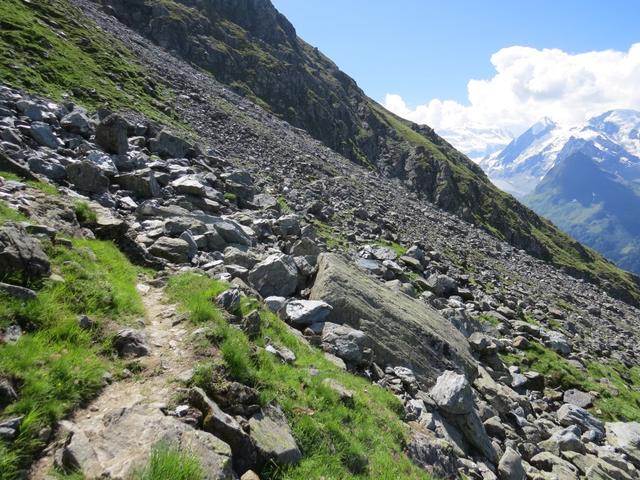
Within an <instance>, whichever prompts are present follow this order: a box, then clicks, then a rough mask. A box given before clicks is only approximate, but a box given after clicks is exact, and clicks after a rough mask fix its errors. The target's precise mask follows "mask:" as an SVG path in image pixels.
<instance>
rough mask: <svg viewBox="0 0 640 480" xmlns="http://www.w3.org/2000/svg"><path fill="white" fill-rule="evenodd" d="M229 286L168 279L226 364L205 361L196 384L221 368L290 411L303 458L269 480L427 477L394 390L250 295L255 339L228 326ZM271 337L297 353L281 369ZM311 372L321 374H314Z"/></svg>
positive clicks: (173, 296)
mask: <svg viewBox="0 0 640 480" xmlns="http://www.w3.org/2000/svg"><path fill="white" fill-rule="evenodd" d="M226 288H227V285H225V284H222V283H220V282H216V281H215V280H211V279H209V278H206V277H203V276H197V275H194V274H184V275H180V276H176V277H173V278H172V279H171V280H170V283H169V287H168V295H169V299H170V300H171V301H176V302H178V303H179V304H180V305H181V306H182V309H183V310H184V311H186V312H187V313H188V314H189V317H190V319H191V321H192V322H195V323H196V324H198V325H199V326H204V327H206V328H207V330H208V332H209V333H208V336H207V337H208V338H209V339H210V341H211V343H212V345H214V346H215V347H216V348H218V349H219V351H220V355H221V358H222V363H215V362H211V361H205V362H203V363H201V364H200V365H199V366H198V368H197V373H196V376H195V382H196V384H198V385H199V386H201V387H203V388H204V389H205V390H209V391H210V390H211V389H212V388H215V385H214V381H213V379H215V378H216V371H218V370H219V369H222V370H223V371H225V372H226V373H227V375H229V376H231V377H232V378H234V379H236V380H239V381H243V382H247V383H248V384H251V385H254V386H255V387H256V388H258V389H259V390H260V392H261V397H262V401H263V402H265V403H266V402H268V401H270V400H276V401H278V402H279V403H280V405H282V407H283V409H284V411H285V412H286V414H287V417H288V418H289V421H290V423H291V426H292V429H293V432H294V435H295V437H296V440H297V441H298V444H299V446H300V448H301V450H302V452H303V460H302V462H301V463H300V464H299V465H297V466H294V467H291V468H288V469H285V470H280V469H277V468H273V469H272V470H271V471H270V472H268V474H267V475H266V477H265V478H270V479H308V478H340V479H349V478H376V479H389V480H391V479H396V478H406V479H411V478H416V479H417V478H428V477H427V475H426V474H425V473H424V472H422V471H421V470H419V469H418V468H417V467H415V466H414V465H413V464H412V463H411V462H410V461H409V459H408V458H407V457H406V456H405V455H404V454H403V453H402V450H403V445H404V441H405V439H406V435H407V432H406V431H405V428H404V427H403V425H402V423H401V421H400V415H401V411H402V406H401V405H400V404H399V402H398V400H397V399H396V398H395V397H394V396H393V395H392V394H391V393H389V392H387V391H385V390H383V389H381V388H380V387H378V386H376V385H372V384H371V383H370V382H368V381H367V380H365V379H363V378H359V377H356V376H353V375H351V374H349V373H347V372H344V371H342V370H340V369H338V368H337V367H335V366H334V365H333V364H331V363H330V362H328V361H327V360H326V359H325V358H324V356H323V355H322V353H321V352H320V351H318V350H315V349H312V348H310V347H308V346H306V345H304V344H303V343H302V342H301V341H300V340H299V339H298V338H297V337H295V336H294V335H293V334H292V333H290V332H289V330H288V328H287V326H286V325H285V324H284V323H283V322H282V321H281V320H280V319H278V318H277V317H276V316H275V315H273V314H272V313H270V312H268V311H266V310H265V309H264V307H263V306H262V305H261V304H259V303H258V302H256V301H255V300H253V299H249V298H245V299H243V301H242V305H241V312H240V313H242V314H245V315H246V314H247V313H248V312H249V311H251V310H254V309H257V310H258V311H259V312H260V316H261V318H262V332H261V334H260V335H259V337H258V338H256V339H253V340H251V339H249V338H247V337H246V335H245V334H244V333H242V332H241V331H240V330H238V329H236V328H234V327H232V326H230V325H229V324H228V323H226V322H225V321H224V319H223V316H222V315H221V313H220V311H219V310H218V309H217V308H216V307H215V305H214V303H213V302H212V298H213V297H215V296H216V295H217V294H219V293H220V292H222V291H224V290H225V289H226ZM266 337H269V338H270V339H271V341H272V343H274V344H275V345H280V346H286V347H287V348H289V349H291V350H292V351H293V352H294V353H295V354H296V357H297V360H296V362H295V363H294V364H293V365H287V364H283V363H281V362H280V361H279V360H277V359H276V358H275V357H274V356H273V355H271V354H270V353H268V352H266V351H265V350H263V349H262V347H264V346H265V338H266ZM203 348H205V349H206V346H203ZM311 367H315V368H316V369H318V370H319V374H318V375H316V376H314V375H312V374H311V373H310V369H311ZM325 378H334V379H336V380H338V381H339V382H340V383H342V384H343V385H345V386H346V387H347V388H349V389H351V390H353V391H354V392H355V403H354V405H353V406H352V407H349V406H347V405H345V404H343V403H341V401H340V400H339V398H338V396H337V394H336V393H335V392H333V391H332V390H331V389H330V388H328V387H326V386H325V385H323V383H322V380H324V379H325Z"/></svg>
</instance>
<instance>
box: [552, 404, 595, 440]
mask: <svg viewBox="0 0 640 480" xmlns="http://www.w3.org/2000/svg"><path fill="white" fill-rule="evenodd" d="M557 415H558V422H559V423H560V425H562V426H563V427H570V426H572V425H577V426H578V427H579V428H580V430H581V431H582V432H583V433H584V432H587V431H589V430H592V431H593V432H595V433H596V436H597V437H598V438H602V436H603V435H604V424H603V423H602V422H601V421H600V420H598V419H597V418H596V417H594V416H593V415H591V414H590V413H589V412H588V411H587V410H585V409H584V408H580V407H577V406H575V405H572V404H570V403H565V404H564V405H562V406H561V407H560V408H559V409H558V412H557Z"/></svg>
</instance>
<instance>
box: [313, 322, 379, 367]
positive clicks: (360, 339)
mask: <svg viewBox="0 0 640 480" xmlns="http://www.w3.org/2000/svg"><path fill="white" fill-rule="evenodd" d="M368 346H369V339H368V338H367V336H366V335H365V334H364V332H362V331H361V330H356V329H355V328H351V327H350V326H348V325H338V324H336V323H332V322H326V323H325V324H324V328H323V329H322V348H323V349H324V350H325V351H326V352H329V353H331V354H333V355H335V356H336V357H338V358H341V359H342V360H344V361H345V362H346V363H348V364H351V365H356V366H357V365H359V364H361V363H363V361H364V360H366V359H365V357H364V353H365V352H364V350H365V348H368Z"/></svg>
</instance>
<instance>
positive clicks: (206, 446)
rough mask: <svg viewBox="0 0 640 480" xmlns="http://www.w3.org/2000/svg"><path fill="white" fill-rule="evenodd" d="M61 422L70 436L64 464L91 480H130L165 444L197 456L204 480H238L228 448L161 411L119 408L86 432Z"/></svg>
mask: <svg viewBox="0 0 640 480" xmlns="http://www.w3.org/2000/svg"><path fill="white" fill-rule="evenodd" d="M62 423H63V427H64V428H66V429H67V430H68V431H69V434H70V439H69V440H68V442H67V444H66V446H65V447H64V450H63V452H62V460H63V463H64V465H65V466H66V467H68V468H77V469H78V470H80V471H81V472H82V473H83V475H84V478H87V479H93V478H110V479H114V480H115V479H118V480H120V479H121V480H126V479H129V478H130V477H131V474H132V473H133V472H134V471H135V470H136V469H138V468H140V467H144V466H145V465H146V464H147V462H148V461H149V456H150V453H151V452H152V450H153V448H154V446H156V445H158V444H159V443H161V442H164V443H166V444H169V445H172V446H175V447H176V448H180V449H182V450H185V451H189V452H191V453H192V454H193V455H195V456H196V458H197V459H198V461H199V462H200V463H201V465H202V467H203V472H204V474H205V476H204V477H203V478H204V479H205V480H227V479H229V480H230V479H235V478H237V477H236V475H235V473H234V472H233V469H232V464H231V448H230V447H229V445H227V444H226V443H224V442H223V441H222V440H220V439H218V438H216V437H214V436H213V435H211V434H210V433H207V432H204V431H200V430H195V429H194V428H192V427H190V426H189V425H186V424H185V423H182V422H180V421H179V420H177V419H176V418H174V417H167V416H165V415H163V414H162V412H160V410H158V409H153V408H150V407H147V408H145V407H132V408H119V409H115V410H111V411H109V412H107V413H106V414H105V415H104V416H101V417H100V416H98V417H96V418H95V421H93V422H91V423H88V424H84V425H83V427H82V428H80V427H79V426H78V425H76V424H73V423H71V422H67V421H65V422H62Z"/></svg>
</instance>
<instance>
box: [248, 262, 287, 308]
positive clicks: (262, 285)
mask: <svg viewBox="0 0 640 480" xmlns="http://www.w3.org/2000/svg"><path fill="white" fill-rule="evenodd" d="M249 283H250V284H251V286H252V287H253V288H255V289H256V290H257V291H258V292H259V293H260V295H262V296H263V297H270V296H272V295H276V296H284V297H287V296H289V295H291V294H293V293H294V292H295V291H296V287H297V285H298V268H297V267H296V263H295V262H294V260H293V257H292V256H290V255H284V254H281V253H275V254H273V255H269V256H268V257H267V258H266V259H265V260H263V261H262V262H260V263H258V264H257V265H256V266H255V267H253V269H252V270H251V271H250V272H249Z"/></svg>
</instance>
